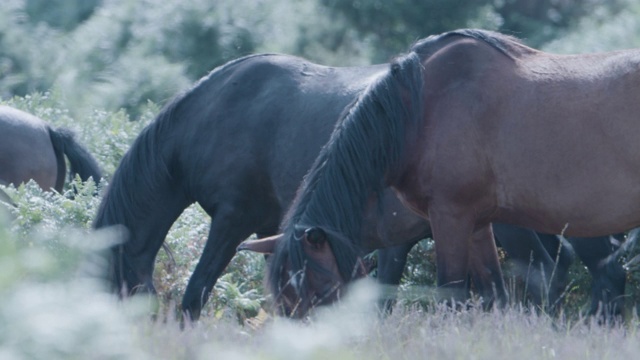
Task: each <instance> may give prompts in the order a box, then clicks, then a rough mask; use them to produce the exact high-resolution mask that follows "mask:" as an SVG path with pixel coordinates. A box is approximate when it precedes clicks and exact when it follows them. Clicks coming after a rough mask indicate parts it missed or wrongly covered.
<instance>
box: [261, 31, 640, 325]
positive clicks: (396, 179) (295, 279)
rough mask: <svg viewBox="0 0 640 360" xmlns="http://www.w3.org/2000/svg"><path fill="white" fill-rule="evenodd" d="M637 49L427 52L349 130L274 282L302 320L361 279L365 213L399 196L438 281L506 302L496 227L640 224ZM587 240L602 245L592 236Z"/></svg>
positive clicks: (377, 94)
mask: <svg viewBox="0 0 640 360" xmlns="http://www.w3.org/2000/svg"><path fill="white" fill-rule="evenodd" d="M638 63H640V52H639V51H622V52H616V53H607V54H594V55H580V56H559V55H552V54H546V53H543V52H540V51H537V50H534V49H531V48H528V47H526V46H524V45H522V44H521V43H520V42H519V41H518V40H516V39H514V38H511V37H508V36H504V35H501V34H497V33H493V32H487V31H481V30H459V31H454V32H449V33H446V34H442V35H439V36H433V37H430V38H427V39H425V40H422V41H420V42H418V43H417V44H416V45H415V46H413V48H412V49H411V51H410V53H408V54H407V55H405V56H402V57H400V58H398V59H397V60H395V61H394V62H393V63H392V64H391V65H390V67H389V69H388V71H387V72H386V73H384V74H382V75H381V76H379V78H378V79H377V80H376V81H375V83H373V84H371V85H370V86H369V87H368V88H367V90H366V91H364V92H363V93H362V94H361V95H360V96H359V98H358V100H357V101H356V102H355V103H353V104H352V106H351V107H350V109H349V110H348V111H347V112H345V114H344V116H343V117H342V119H341V120H340V122H339V124H338V126H337V127H336V130H335V131H334V132H333V134H332V136H331V139H330V140H329V142H328V143H327V145H326V146H325V147H324V148H323V150H322V151H321V153H320V155H319V157H318V158H317V159H316V161H315V163H314V166H313V167H312V169H311V170H310V172H309V174H308V175H307V176H306V177H305V181H304V183H303V185H302V188H301V191H300V192H299V194H298V196H297V197H296V199H295V200H294V204H293V206H292V208H291V209H290V211H289V213H288V216H287V218H286V220H285V223H284V226H283V233H282V234H281V235H279V236H278V237H274V238H273V239H272V240H273V241H276V242H278V241H277V240H278V239H283V240H282V241H279V242H278V244H277V247H276V249H275V253H274V256H272V260H271V265H270V273H269V274H268V282H269V284H270V286H271V290H272V292H273V293H274V294H275V296H276V299H277V300H282V299H283V298H285V297H286V296H287V295H288V296H292V295H294V298H293V299H292V298H288V299H287V301H288V302H289V303H292V304H296V306H297V310H299V312H301V313H304V312H305V311H306V310H307V309H308V308H309V307H310V306H311V305H313V304H314V302H315V303H323V302H329V301H330V300H332V299H335V297H336V294H337V293H339V291H340V289H341V288H342V285H344V284H345V283H347V282H349V281H351V280H353V279H354V278H355V277H357V275H358V268H359V265H358V264H359V262H360V260H359V259H360V257H361V256H362V255H363V254H364V250H363V248H362V245H363V240H362V238H361V237H360V231H361V228H362V226H363V220H362V219H363V217H362V216H361V214H362V212H363V211H364V209H366V208H367V205H368V203H369V202H370V200H371V198H372V197H375V195H376V194H378V193H380V191H381V190H382V189H384V188H385V186H392V187H393V188H395V189H396V191H397V192H398V193H399V194H400V195H401V197H402V198H403V201H404V202H405V203H406V204H407V205H408V206H410V207H411V208H412V209H413V210H414V211H416V212H417V213H419V214H421V215H422V216H423V217H425V218H428V219H429V220H430V222H431V225H432V230H433V235H434V239H435V243H436V254H437V255H436V256H437V269H438V284H439V285H440V287H441V289H443V290H446V291H444V293H445V294H444V296H445V297H447V298H451V297H455V298H457V299H465V298H466V296H467V295H466V294H467V274H469V273H472V274H475V275H474V276H473V280H474V283H475V284H476V290H478V291H479V293H480V294H482V295H483V296H484V298H485V299H497V300H498V301H499V302H504V300H505V299H506V292H505V287H504V283H503V279H502V274H501V270H500V266H499V263H498V258H497V254H496V247H495V243H494V241H493V232H492V229H491V226H490V224H491V222H493V221H500V222H506V223H511V224H515V225H519V226H523V227H529V228H532V229H536V230H538V231H541V232H545V233H563V234H565V235H568V236H603V235H605V234H610V233H617V232H622V231H624V230H627V229H630V228H633V227H635V226H638V225H640V186H638V185H637V182H638V181H640V170H638V169H640V157H639V156H637V154H638V153H640V149H637V147H638V146H640V145H638V146H636V145H635V144H636V143H637V142H636V141H635V140H634V136H635V135H636V133H638V132H639V131H640V121H638V119H637V117H638V114H640V102H638V101H637V98H638V96H640V95H638V94H636V92H637V89H638V88H640V87H639V86H638V85H640V72H639V71H638V70H637V64H638ZM585 241H588V240H585Z"/></svg>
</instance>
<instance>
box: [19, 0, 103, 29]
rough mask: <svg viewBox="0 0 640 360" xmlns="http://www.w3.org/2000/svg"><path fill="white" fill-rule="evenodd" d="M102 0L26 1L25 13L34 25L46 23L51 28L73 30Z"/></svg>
mask: <svg viewBox="0 0 640 360" xmlns="http://www.w3.org/2000/svg"><path fill="white" fill-rule="evenodd" d="M100 2H101V0H26V1H25V11H26V13H27V15H28V16H29V21H31V22H32V23H34V24H37V23H39V22H45V23H47V24H48V25H49V26H51V27H55V28H60V29H63V30H65V31H69V30H72V29H73V28H74V27H76V26H77V25H78V24H79V23H81V22H83V21H84V20H86V19H87V18H89V16H91V14H92V13H93V11H94V10H95V8H96V7H97V6H98V5H99V4H100Z"/></svg>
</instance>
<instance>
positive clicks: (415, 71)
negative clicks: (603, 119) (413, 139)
mask: <svg viewBox="0 0 640 360" xmlns="http://www.w3.org/2000/svg"><path fill="white" fill-rule="evenodd" d="M454 35H459V36H464V37H470V38H474V39H477V40H480V41H483V42H485V43H487V44H489V45H490V46H492V47H494V48H496V49H497V50H498V51H500V52H502V53H503V54H505V55H506V56H508V57H510V58H515V57H516V56H517V54H518V53H519V52H520V51H522V50H519V47H523V48H524V46H522V45H521V44H520V43H519V42H517V41H515V40H514V39H513V38H511V37H508V36H503V35H500V34H497V33H493V32H488V31H482V30H468V29H465V30H457V31H453V32H449V33H445V34H442V35H439V36H432V37H429V38H427V39H424V40H421V41H419V42H417V43H416V44H415V45H414V46H413V47H412V48H411V52H410V53H408V54H407V55H404V56H401V57H398V58H397V59H396V60H395V61H393V62H392V63H391V64H390V66H389V69H388V71H387V72H386V73H384V74H383V75H381V76H380V77H379V78H378V79H377V81H375V82H373V83H372V84H371V85H370V86H369V87H368V88H367V89H366V90H364V91H363V93H362V94H361V95H360V96H359V97H358V99H357V100H356V101H355V102H354V103H353V104H352V105H351V107H350V108H349V109H348V111H346V112H345V113H344V115H343V116H342V117H341V119H340V120H339V121H338V124H337V125H336V128H335V130H334V132H333V134H332V136H331V138H330V140H329V142H328V143H327V144H326V145H325V146H324V147H323V149H322V151H321V152H320V155H319V157H318V158H317V159H316V161H315V163H314V165H313V167H312V168H311V170H310V171H309V173H308V174H307V176H306V177H305V179H304V182H303V184H302V186H301V188H300V191H299V193H298V195H297V197H296V199H295V200H294V203H293V205H292V207H291V208H290V210H289V213H288V214H287V216H286V217H285V220H284V221H283V225H282V231H283V234H284V241H282V242H281V243H280V244H278V247H277V249H276V251H275V253H274V256H273V258H272V260H271V266H270V269H269V279H270V281H269V284H270V286H271V291H272V293H273V294H274V295H277V294H279V293H280V292H281V291H282V288H283V286H284V285H286V284H285V283H284V281H283V280H284V279H283V278H282V275H283V272H282V269H283V268H285V264H286V262H287V261H290V266H291V268H289V269H288V270H289V273H290V274H300V273H301V270H303V269H304V268H305V267H306V268H307V269H313V270H314V271H320V272H327V270H326V269H322V267H321V266H320V265H319V264H317V263H316V262H314V261H313V259H311V258H310V257H309V256H307V254H306V253H305V252H304V251H303V247H302V246H303V245H302V242H301V241H300V239H301V238H302V233H303V231H304V230H305V229H307V228H310V227H320V228H322V229H323V230H324V231H325V232H326V233H327V241H328V242H329V244H330V246H331V249H332V251H333V254H334V255H335V257H336V262H337V265H338V268H339V271H340V275H341V276H342V278H343V280H344V281H346V282H348V281H350V280H351V279H352V277H353V274H354V269H355V267H356V263H357V257H358V256H359V255H361V254H359V253H358V250H357V249H358V245H359V244H358V241H359V240H358V239H359V237H360V234H361V231H362V229H361V224H362V214H363V211H364V209H365V206H366V204H367V201H368V199H369V198H370V196H371V195H372V194H378V193H380V192H381V191H382V190H383V188H384V187H385V183H384V181H385V177H386V176H387V175H388V174H389V173H390V171H393V169H394V167H397V166H399V163H398V162H399V160H400V159H401V155H402V152H403V151H404V143H405V142H406V141H407V140H408V139H407V136H408V135H407V134H411V133H412V132H411V130H412V129H413V128H414V127H415V126H416V125H417V121H419V118H420V115H421V114H422V106H421V102H422V100H423V99H422V96H423V84H422V82H423V80H422V72H423V69H422V64H421V57H424V56H425V54H428V52H429V51H432V50H433V49H434V48H436V46H435V45H436V44H437V43H438V42H440V41H441V40H443V39H445V38H448V37H450V36H454ZM427 56H428V55H427ZM298 295H299V296H300V297H304V296H305V295H306V294H305V292H304V291H302V292H299V294H298Z"/></svg>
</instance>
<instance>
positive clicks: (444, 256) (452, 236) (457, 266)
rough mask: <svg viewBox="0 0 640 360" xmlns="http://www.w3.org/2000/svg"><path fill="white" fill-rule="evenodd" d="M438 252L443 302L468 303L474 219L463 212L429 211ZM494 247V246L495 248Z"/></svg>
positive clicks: (439, 290) (437, 260) (439, 278)
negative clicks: (461, 214) (461, 213)
mask: <svg viewBox="0 0 640 360" xmlns="http://www.w3.org/2000/svg"><path fill="white" fill-rule="evenodd" d="M429 219H430V221H431V229H432V230H433V240H434V243H435V249H436V267H437V279H438V293H439V297H440V298H441V299H442V300H445V301H449V300H452V301H453V302H454V303H455V302H457V301H466V300H467V299H468V297H469V291H468V286H467V282H468V274H469V271H468V270H469V251H470V248H469V246H470V242H471V235H472V232H473V227H474V224H473V219H472V218H471V217H469V216H460V213H451V212H446V213H445V212H441V211H434V210H433V209H430V210H429ZM494 246H495V245H494Z"/></svg>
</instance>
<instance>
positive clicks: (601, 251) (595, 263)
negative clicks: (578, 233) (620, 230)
mask: <svg viewBox="0 0 640 360" xmlns="http://www.w3.org/2000/svg"><path fill="white" fill-rule="evenodd" d="M614 237H616V238H617V239H618V238H622V235H616V236H614ZM568 240H569V242H570V243H571V245H572V246H573V249H574V251H575V252H576V254H577V255H578V257H579V258H580V260H581V261H582V262H583V263H584V265H585V266H586V267H587V269H588V270H589V273H590V274H591V276H592V278H593V280H592V285H591V309H590V313H591V314H592V315H597V316H599V317H600V318H601V319H602V320H604V321H610V320H615V319H616V318H618V317H620V316H621V315H622V310H623V308H624V293H625V281H626V272H625V270H624V268H623V267H622V264H620V263H619V262H618V260H617V258H616V257H615V256H612V255H613V254H614V253H615V250H616V247H615V246H614V245H613V244H612V243H611V240H610V238H609V236H600V237H596V238H569V239H568Z"/></svg>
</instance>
